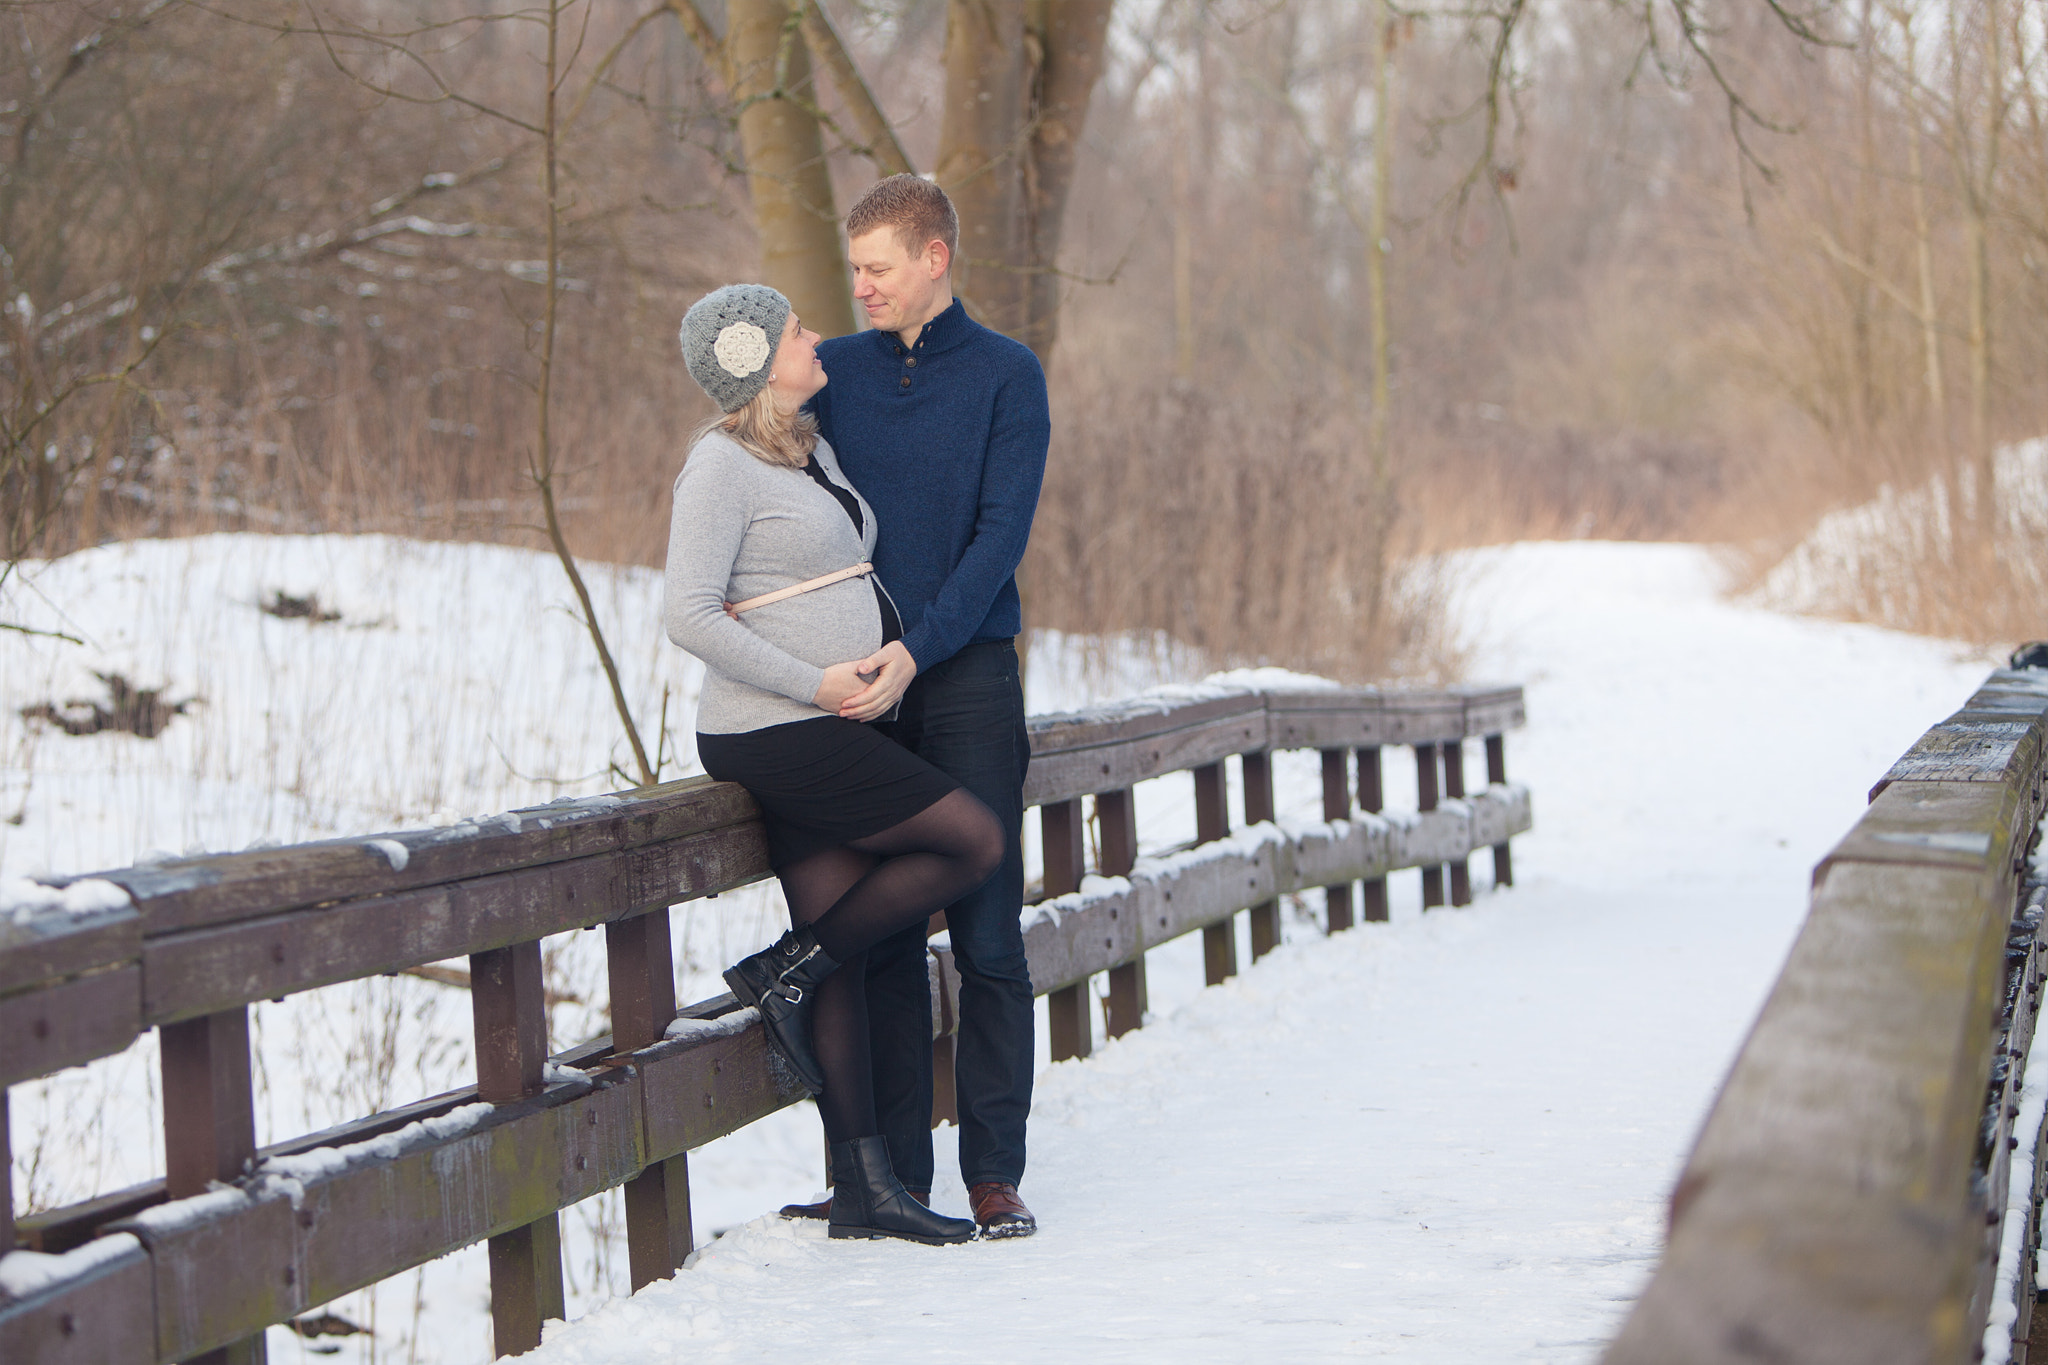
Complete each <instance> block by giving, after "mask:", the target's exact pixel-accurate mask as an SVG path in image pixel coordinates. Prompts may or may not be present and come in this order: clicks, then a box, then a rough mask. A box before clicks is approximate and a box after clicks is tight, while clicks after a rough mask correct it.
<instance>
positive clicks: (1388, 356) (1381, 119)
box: [1365, 0, 1395, 649]
mask: <svg viewBox="0 0 2048 1365" xmlns="http://www.w3.org/2000/svg"><path fill="white" fill-rule="evenodd" d="M1373 44H1374V49H1375V52H1376V54H1377V61H1376V63H1375V65H1374V69H1373V111H1372V208H1371V212H1370V214H1369V216H1368V222H1369V223H1370V225H1371V226H1370V229H1369V231H1370V235H1371V238H1372V240H1371V241H1369V242H1367V243H1366V246H1365V274H1366V280H1367V282H1368V286H1369V287H1370V288H1371V290H1372V414H1371V423H1370V427H1369V436H1368V439H1369V441H1370V442H1371V449H1370V458H1371V462H1372V467H1371V476H1372V485H1371V496H1372V506H1371V507H1370V509H1368V515H1369V516H1370V517H1371V518H1372V525H1371V528H1370V532H1369V533H1370V535H1371V537H1372V551H1371V553H1372V563H1371V566H1370V573H1371V575H1372V577H1371V581H1370V582H1369V583H1368V584H1367V585H1366V636H1367V639H1368V640H1369V641H1370V645H1369V647H1370V648H1375V649H1376V648H1378V644H1379V641H1378V635H1379V629H1380V623H1381V621H1382V620H1383V619H1384V617H1385V611H1384V607H1385V604H1386V596H1387V569H1388V560H1389V556H1390V554H1391V550H1392V547H1391V546H1390V545H1389V544H1388V541H1389V539H1390V538H1391V536H1392V532H1393V527H1394V458H1393V448H1392V436H1391V433H1390V432H1389V429H1388V425H1387V417H1388V413H1387V408H1388V406H1389V404H1390V402H1391V393H1390V390H1391V388H1392V375H1393V339H1392V336H1391V334H1390V322H1389V318H1388V312H1387V256H1388V254H1389V252H1390V250H1391V246H1392V244H1391V243H1390V242H1389V241H1388V240H1387V232H1388V227H1387V200H1388V198H1389V197H1390V196H1391V195H1392V193H1393V182H1394V109H1395V97H1394V16H1393V13H1392V11H1391V9H1390V8H1389V6H1388V3H1387V0H1373Z"/></svg>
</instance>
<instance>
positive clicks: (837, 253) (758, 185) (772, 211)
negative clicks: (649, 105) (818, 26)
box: [725, 0, 854, 337]
mask: <svg viewBox="0 0 2048 1365" xmlns="http://www.w3.org/2000/svg"><path fill="white" fill-rule="evenodd" d="M726 15H727V25H726V37H725V44H726V51H727V55H728V56H729V58H730V61H731V71H732V79H733V89H732V94H733V98H734V101H735V102H736V103H737V104H738V106H739V111H740V114H739V123H740V147H741V150H742V153H743V155H744V156H745V157H746V162H747V185H748V188H749V190H750V191H751V192H752V194H753V199H754V223H755V226H756V228H757V229H758V230H759V232H760V236H761V278H762V281H763V282H764V283H766V284H771V285H773V286H774V287H775V288H777V289H780V290H781V291H782V292H783V293H784V294H787V295H788V296H789V301H790V304H791V306H792V307H794V308H795V309H796V313H797V316H798V317H800V318H802V319H803V322H804V325H805V326H807V327H810V328H813V329H814V330H816V331H818V332H821V333H823V334H824V335H826V336H828V337H836V336H844V335H846V334H847V333H849V332H851V331H853V330H854V323H853V287H852V283H851V281H850V280H849V278H848V276H847V273H846V260H845V254H844V252H843V250H842V249H841V245H840V240H839V214H838V210H837V209H836V208H834V206H833V200H832V176H831V173H830V168H829V167H828V166H827V165H826V162H825V145H824V139H823V137H822V136H821V135H820V133H819V129H818V120H817V117H816V115H814V114H812V113H811V112H810V110H811V109H813V108H815V107H816V98H817V95H816V91H815V90H814V89H813V88H812V82H811V62H810V56H809V53H808V52H807V50H806V48H805V45H804V42H803V39H802V37H801V34H800V31H799V26H800V16H799V14H798V12H797V11H796V10H794V9H792V7H791V4H790V0H727V5H726ZM790 95H794V96H796V97H797V100H800V101H801V103H798V102H797V100H792V99H790V98H787V96H790Z"/></svg>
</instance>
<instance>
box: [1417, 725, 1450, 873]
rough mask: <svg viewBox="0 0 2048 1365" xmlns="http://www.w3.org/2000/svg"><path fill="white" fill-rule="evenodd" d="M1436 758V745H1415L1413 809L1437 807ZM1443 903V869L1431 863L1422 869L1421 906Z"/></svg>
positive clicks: (1429, 809) (1428, 809)
mask: <svg viewBox="0 0 2048 1365" xmlns="http://www.w3.org/2000/svg"><path fill="white" fill-rule="evenodd" d="M1436 774H1437V758H1436V745H1434V744H1418V745H1416V746H1415V809H1416V810H1418V811H1432V810H1435V809H1436V807H1437V785H1436ZM1443 903H1444V870H1443V868H1442V867H1441V866H1439V865H1437V864H1435V863H1432V864H1430V865H1428V866H1426V867H1424V868H1423V869H1422V908H1423V909H1425V910H1429V909H1432V908H1434V907H1436V906H1439V905H1442V904H1443Z"/></svg>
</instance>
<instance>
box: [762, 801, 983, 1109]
mask: <svg viewBox="0 0 2048 1365" xmlns="http://www.w3.org/2000/svg"><path fill="white" fill-rule="evenodd" d="M1002 861H1003V827H1002V825H1001V824H1000V823H999V822H998V821H997V820H996V817H995V816H994V815H992V814H990V812H989V809H988V807H987V806H984V805H982V804H981V802H980V801H978V800H976V799H975V798H974V797H973V796H972V795H971V794H969V793H968V792H966V791H965V790H957V791H954V792H952V793H951V794H949V795H947V796H943V797H941V798H940V799H939V800H937V801H935V802H933V803H932V804H931V805H929V806H927V807H925V808H924V809H923V810H922V811H920V812H918V813H917V814H916V815H913V816H911V817H910V818H909V819H908V820H905V821H903V822H902V823H901V824H897V825H891V826H890V827H889V828H888V829H885V830H883V831H882V832H881V833H880V834H871V835H869V836H868V837H867V838H865V839H856V840H854V841H853V842H852V843H850V844H847V845H845V846H843V847H840V848H831V849H826V850H825V851H824V852H823V853H814V854H812V855H811V856H810V857H808V858H806V859H804V860H803V861H802V862H799V863H792V864H790V865H789V866H788V867H785V868H784V869H782V871H781V873H780V874H779V876H780V879H781V882H782V894H783V897H784V899H786V900H787V901H788V902H789V917H790V919H791V920H792V921H793V922H794V923H797V924H808V925H810V926H811V931H812V932H813V933H815V934H816V935H817V936H818V946H820V947H821V948H823V949H824V950H825V951H826V952H827V953H830V954H831V955H832V956H833V957H834V958H836V959H838V961H839V964H840V966H839V970H838V971H836V972H834V973H832V975H831V976H830V977H828V978H826V980H825V983H824V984H823V985H822V986H820V987H819V988H818V991H817V994H816V996H815V998H814V999H815V1007H814V1008H815V1012H814V1013H813V1015H812V1016H811V1050H812V1051H813V1052H815V1053H816V1054H817V1057H818V1065H819V1067H820V1068H821V1069H823V1071H824V1073H825V1090H824V1093H823V1094H821V1095H819V1096H818V1116H819V1117H820V1118H821V1119H822V1120H824V1124H825V1138H826V1140H827V1141H828V1142H850V1141H852V1140H853V1139H854V1138H860V1137H871V1136H873V1135H874V1134H876V1133H878V1132H880V1131H881V1125H880V1124H879V1123H878V1122H877V1121H876V1118H875V1090H874V1075H873V1071H872V1068H871V1067H870V1064H869V1059H868V989H867V950H868V949H869V948H872V947H873V946H874V945H875V944H877V943H880V942H881V941H882V940H883V939H885V938H887V937H889V935H891V934H894V933H897V932H899V931H901V930H904V929H908V928H909V927H910V926H911V925H913V924H917V923H920V922H921V921H923V920H925V919H927V918H929V917H930V916H932V915H934V914H936V913H937V912H939V911H940V910H943V909H945V908H946V907H947V906H949V905H951V904H952V903H953V902H954V901H956V900H959V899H960V898H961V897H962V896H964V895H966V894H967V893H968V892H969V891H972V890H974V888H975V887H977V886H980V885H981V884H982V883H983V882H985V881H987V880H988V879H989V878H990V877H991V876H992V875H994V873H995V870H996V868H997V866H999V865H1000V864H1001V863H1002Z"/></svg>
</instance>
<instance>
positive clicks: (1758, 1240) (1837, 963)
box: [1606, 863, 2013, 1365]
mask: <svg viewBox="0 0 2048 1365" xmlns="http://www.w3.org/2000/svg"><path fill="white" fill-rule="evenodd" d="M2012 891H2013V884H2012V882H2011V881H2010V879H2007V878H1997V879H1990V878H1987V877H1986V876H1984V875H1983V874H1982V873H1981V872H1980V871H1977V870H1973V869H1967V868H1943V867H1926V866H1911V865H1893V864H1866V863H1840V864H1837V865H1836V866H1835V867H1834V868H1833V869H1832V870H1831V871H1830V872H1829V874H1828V876H1827V878H1826V880H1825V882H1824V883H1823V884H1822V885H1821V887H1820V888H1819V889H1818V890H1817V891H1816V892H1815V894H1814V897H1813V905H1812V909H1811V911H1810V913H1809V914H1808V917H1807V921H1806V924H1805V927H1804V928H1803V929H1802V930H1801V931H1800V934H1799V938H1798V940H1797V941H1796V942H1795V943H1794V944H1793V947H1792V952H1791V955H1790V956H1789V958H1788V959H1787V961H1786V964H1785V968H1784V971H1783V973H1782V974H1781V976H1780V978H1779V982H1778V985H1777V987H1776V988H1775V989H1774V990H1773V991H1772V993H1771V996H1770V999H1769V1000H1768V1001H1767V1002H1766V1004H1765V1006H1764V1010H1763V1013H1762V1015H1761V1016H1760V1017H1759V1018H1758V1020H1757V1023H1756V1026H1755V1028H1754V1029H1753V1030H1752V1032H1751V1034H1750V1036H1749V1039H1748V1041H1747V1042H1746V1043H1745V1044H1744V1046H1743V1049H1742V1052H1741V1054H1740V1056H1739V1057H1738V1058H1737V1060H1736V1063H1735V1067H1734V1069H1733V1071H1732V1072H1731V1073H1730V1075H1729V1077H1728V1080H1727V1083H1726V1084H1725V1085H1724V1087H1723V1088H1722V1091H1721V1094H1720V1096H1719V1098H1718V1099H1717V1100H1716V1102H1715V1104H1714V1108H1713V1111H1712V1112H1711V1114H1710V1115H1709V1117H1708V1119H1707V1123H1706V1126H1705V1128H1704V1129H1703V1130H1702V1132H1701V1135H1700V1138H1699V1141H1698V1143H1697V1145H1696V1146H1695V1147H1694V1149H1693V1152H1692V1155H1691V1157H1690V1159H1689V1160H1688V1161H1687V1163H1686V1168H1685V1172H1684V1174H1683V1175H1682V1176H1681V1178H1680V1181H1679V1186H1678V1190H1677V1192H1676V1193H1675V1194H1674V1195H1673V1197H1672V1226H1671V1234H1670V1238H1669V1242H1668V1246H1667V1250H1666V1253H1665V1256H1664V1260H1663V1263H1662V1264H1661V1265H1660V1266H1659V1268H1658V1270H1657V1273H1656V1275H1655V1277H1654V1278H1653V1279H1652V1281H1651V1283H1650V1286H1649V1288H1648V1289H1647V1291H1646V1292H1645V1293H1644V1296H1643V1298H1642V1300H1641V1301H1640V1302H1639V1304H1638V1306H1637V1308H1636V1310H1635V1312H1634V1313H1633V1314H1632V1315H1631V1316H1630V1318H1629V1320H1628V1322H1627V1324H1626V1326H1625V1327H1624V1329H1623V1331H1622V1334H1621V1336H1620V1337H1619V1338H1618V1339H1617V1341H1616V1343H1615V1345H1614V1346H1613V1348H1612V1349H1611V1350H1610V1351H1609V1352H1608V1354H1607V1357H1606V1359H1607V1361H1608V1362H1610V1365H1637V1362H1641V1363H1642V1365H1649V1362H1656V1365H1688V1363H1689V1362H1706V1361H1713V1362H1721V1361H1728V1362H1733V1361H1735V1360H1737V1359H1742V1360H1755V1359H1761V1358H1772V1359H1782V1360H1793V1361H1817V1362H1818V1361H1837V1360H1839V1361H1857V1362H1868V1361H1876V1362H1892V1361H1899V1362H1905V1361H1915V1362H1924V1361H1954V1362H1958V1365H1960V1363H1961V1362H1965V1361H1967V1360H1969V1359H1970V1358H1971V1357H1970V1354H1969V1352H1970V1350H1971V1348H1972V1347H1973V1346H1974V1345H1975V1343H1976V1342H1977V1340H1978V1339H1979V1337H1980V1336H1981V1333H1982V1329H1983V1320H1982V1313H1981V1305H1977V1306H1976V1307H1975V1308H1974V1309H1973V1305H1972V1298H1973V1293H1972V1286H1973V1284H1974V1282H1975V1280H1976V1269H1977V1262H1978V1260H1979V1258H1980V1256H1981V1255H1982V1254H1983V1252H1984V1249H1985V1245H1986V1230H1987V1214H1988V1213H1989V1210H1988V1209H1987V1208H1986V1206H1985V1204H1984V1202H1983V1200H1982V1197H1981V1195H1980V1194H1979V1193H1977V1192H1975V1191H1973V1189H1972V1188H1971V1166H1972V1158H1973V1156H1974V1154H1975V1150H1976V1146H1977V1139H1978V1127H1979V1121H1980V1118H1981V1113H1982V1106H1983V1102H1984V1095H1985V1085H1986V1079H1987V1076H1988V1074H1989V1071H1990V1065H1991V1058H1990V1056H1989V1051H1990V1049H1989V1047H1988V1046H1987V1032H1988V1025H1989V1024H1990V1022H1991V1021H1992V1020H1993V1019H1994V1018H1995V1017H1996V1013H1997V1000H1998V997H1999V995H2000V993H2001V990H2002V986H2003V978H2004V959H2005V947H2006V926H2007V923H2008V921H2009V919H2010V917H2011V914H2012V905H2013V898H2012Z"/></svg>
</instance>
